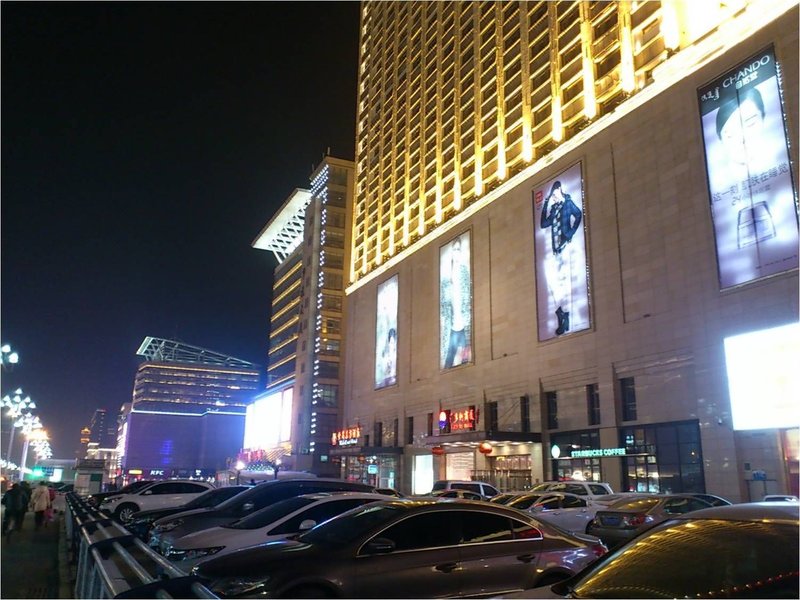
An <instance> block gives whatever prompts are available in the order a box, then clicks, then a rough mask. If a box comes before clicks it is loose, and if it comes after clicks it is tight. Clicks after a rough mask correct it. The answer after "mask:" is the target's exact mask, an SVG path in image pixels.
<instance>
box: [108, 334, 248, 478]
mask: <svg viewBox="0 0 800 600" xmlns="http://www.w3.org/2000/svg"><path fill="white" fill-rule="evenodd" d="M137 354H138V355H139V356H140V357H142V358H144V361H143V362H142V363H141V364H140V365H139V368H138V370H137V372H136V377H135V380H134V385H133V399H132V402H131V403H130V405H129V406H128V405H126V406H125V407H123V408H124V410H123V412H122V413H121V422H120V423H119V427H120V429H119V433H118V440H119V446H118V451H119V458H120V462H121V469H122V472H121V473H120V475H122V476H123V477H126V478H127V477H130V476H143V477H170V476H172V477H175V476H183V477H189V476H204V477H205V476H212V475H213V474H214V472H215V471H216V470H219V469H225V468H226V467H227V466H228V464H229V462H230V460H231V459H233V458H234V457H235V456H236V455H237V453H238V450H239V448H240V447H241V443H242V438H243V435H244V415H245V410H246V405H247V404H248V402H250V401H251V400H252V398H253V396H254V395H255V393H257V390H258V389H259V382H260V371H259V367H258V366H257V365H255V364H253V363H250V362H248V361H245V360H241V359H239V358H235V357H232V356H227V355H224V354H221V353H219V352H214V351H212V350H208V349H206V348H200V347H197V346H191V345H189V344H186V343H183V342H178V341H173V340H167V339H162V338H154V337H146V338H145V339H144V341H143V342H142V344H141V346H140V347H139V350H138V351H137Z"/></svg>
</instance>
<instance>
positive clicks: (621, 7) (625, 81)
mask: <svg viewBox="0 0 800 600" xmlns="http://www.w3.org/2000/svg"><path fill="white" fill-rule="evenodd" d="M698 4H702V2H698ZM617 18H618V23H619V80H620V87H621V88H622V91H623V92H626V93H630V92H632V91H633V90H634V88H635V87H636V77H635V69H634V65H633V28H632V25H631V3H630V2H629V1H628V0H622V1H621V2H619V3H618V4H617Z"/></svg>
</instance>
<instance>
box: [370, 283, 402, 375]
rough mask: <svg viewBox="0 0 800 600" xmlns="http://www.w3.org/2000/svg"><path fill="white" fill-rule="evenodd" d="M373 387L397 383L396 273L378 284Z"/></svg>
mask: <svg viewBox="0 0 800 600" xmlns="http://www.w3.org/2000/svg"><path fill="white" fill-rule="evenodd" d="M377 316H378V318H377V320H376V322H375V388H376V389H379V388H382V387H386V386H388V385H394V384H396V383H397V275H395V276H394V277H391V278H390V279H387V280H386V281H384V282H383V283H382V284H380V285H379V286H378V309H377Z"/></svg>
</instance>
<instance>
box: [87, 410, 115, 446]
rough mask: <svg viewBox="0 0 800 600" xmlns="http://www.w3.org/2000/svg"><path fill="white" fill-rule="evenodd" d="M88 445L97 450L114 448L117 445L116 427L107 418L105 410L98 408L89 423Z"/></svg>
mask: <svg viewBox="0 0 800 600" xmlns="http://www.w3.org/2000/svg"><path fill="white" fill-rule="evenodd" d="M89 443H90V444H96V445H97V447H98V448H115V447H116V445H117V426H116V423H114V422H111V421H110V419H109V417H108V411H106V409H105V408H98V409H97V410H95V411H94V414H93V415H92V420H91V421H90V422H89Z"/></svg>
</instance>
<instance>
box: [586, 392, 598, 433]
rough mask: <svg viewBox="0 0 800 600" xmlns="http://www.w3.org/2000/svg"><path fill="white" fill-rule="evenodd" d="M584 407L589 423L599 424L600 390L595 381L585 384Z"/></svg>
mask: <svg viewBox="0 0 800 600" xmlns="http://www.w3.org/2000/svg"><path fill="white" fill-rule="evenodd" d="M586 408H587V411H588V413H589V425H600V390H599V389H598V385H597V384H596V383H592V384H590V385H587V386H586Z"/></svg>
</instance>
